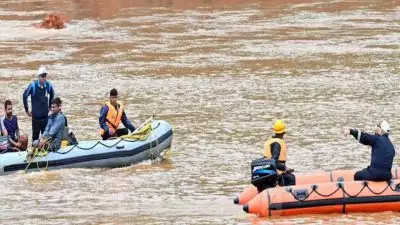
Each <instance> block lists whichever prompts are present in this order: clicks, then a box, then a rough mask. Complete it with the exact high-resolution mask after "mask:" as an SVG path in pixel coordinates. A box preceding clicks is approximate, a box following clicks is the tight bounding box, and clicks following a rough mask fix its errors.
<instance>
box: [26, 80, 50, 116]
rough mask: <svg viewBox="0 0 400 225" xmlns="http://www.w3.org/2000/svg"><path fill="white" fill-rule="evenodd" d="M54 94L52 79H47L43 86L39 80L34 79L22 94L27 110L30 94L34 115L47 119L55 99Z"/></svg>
mask: <svg viewBox="0 0 400 225" xmlns="http://www.w3.org/2000/svg"><path fill="white" fill-rule="evenodd" d="M54 95H55V93H54V89H53V86H52V85H51V83H50V81H47V80H46V81H45V82H44V84H43V87H41V86H40V82H39V80H36V81H33V82H32V83H31V84H29V86H28V88H26V90H25V92H24V94H23V95H22V99H23V102H24V108H25V112H28V96H31V103H32V110H31V111H32V117H33V118H36V119H46V118H47V117H48V115H49V109H50V107H51V100H53V98H54Z"/></svg>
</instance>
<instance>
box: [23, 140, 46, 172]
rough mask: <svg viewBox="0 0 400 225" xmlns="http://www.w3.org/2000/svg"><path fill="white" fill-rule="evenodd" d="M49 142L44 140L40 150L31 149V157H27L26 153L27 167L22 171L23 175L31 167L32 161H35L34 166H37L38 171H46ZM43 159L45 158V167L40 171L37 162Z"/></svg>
mask: <svg viewBox="0 0 400 225" xmlns="http://www.w3.org/2000/svg"><path fill="white" fill-rule="evenodd" d="M50 141H51V138H48V139H46V140H45V145H44V147H42V148H37V147H34V148H33V149H32V155H31V156H29V153H27V161H28V165H27V166H26V167H25V170H24V172H25V173H26V171H27V170H28V168H29V166H30V165H31V163H32V162H33V161H34V160H36V166H37V168H38V170H39V171H42V170H47V168H48V167H49V160H48V157H47V156H48V154H49V150H50ZM43 157H46V167H45V168H44V169H40V167H39V162H40V160H41V159H42V158H43Z"/></svg>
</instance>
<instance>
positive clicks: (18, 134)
mask: <svg viewBox="0 0 400 225" xmlns="http://www.w3.org/2000/svg"><path fill="white" fill-rule="evenodd" d="M15 121H16V124H17V129H16V130H15V135H16V136H17V139H19V137H20V133H19V125H18V117H15Z"/></svg>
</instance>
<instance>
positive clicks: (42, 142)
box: [38, 139, 46, 148]
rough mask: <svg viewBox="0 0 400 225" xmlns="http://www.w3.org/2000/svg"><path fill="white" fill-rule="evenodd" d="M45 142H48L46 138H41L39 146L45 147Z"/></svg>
mask: <svg viewBox="0 0 400 225" xmlns="http://www.w3.org/2000/svg"><path fill="white" fill-rule="evenodd" d="M45 144H46V140H44V139H40V141H39V144H38V147H39V148H43V147H44V145H45Z"/></svg>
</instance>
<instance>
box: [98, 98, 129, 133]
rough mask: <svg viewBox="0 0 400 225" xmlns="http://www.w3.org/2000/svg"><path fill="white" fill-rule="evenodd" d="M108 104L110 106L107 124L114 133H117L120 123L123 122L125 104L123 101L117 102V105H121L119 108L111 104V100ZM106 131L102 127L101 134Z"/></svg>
mask: <svg viewBox="0 0 400 225" xmlns="http://www.w3.org/2000/svg"><path fill="white" fill-rule="evenodd" d="M106 105H107V106H108V112H107V116H106V124H107V126H108V129H110V130H111V131H112V133H114V134H115V132H116V131H117V129H118V126H119V124H120V123H121V118H122V114H123V112H124V106H123V104H122V103H121V102H117V105H119V108H118V110H117V109H116V108H115V107H114V106H113V105H111V103H110V102H109V101H108V102H106ZM104 132H105V130H103V129H100V135H103V134H104Z"/></svg>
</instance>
